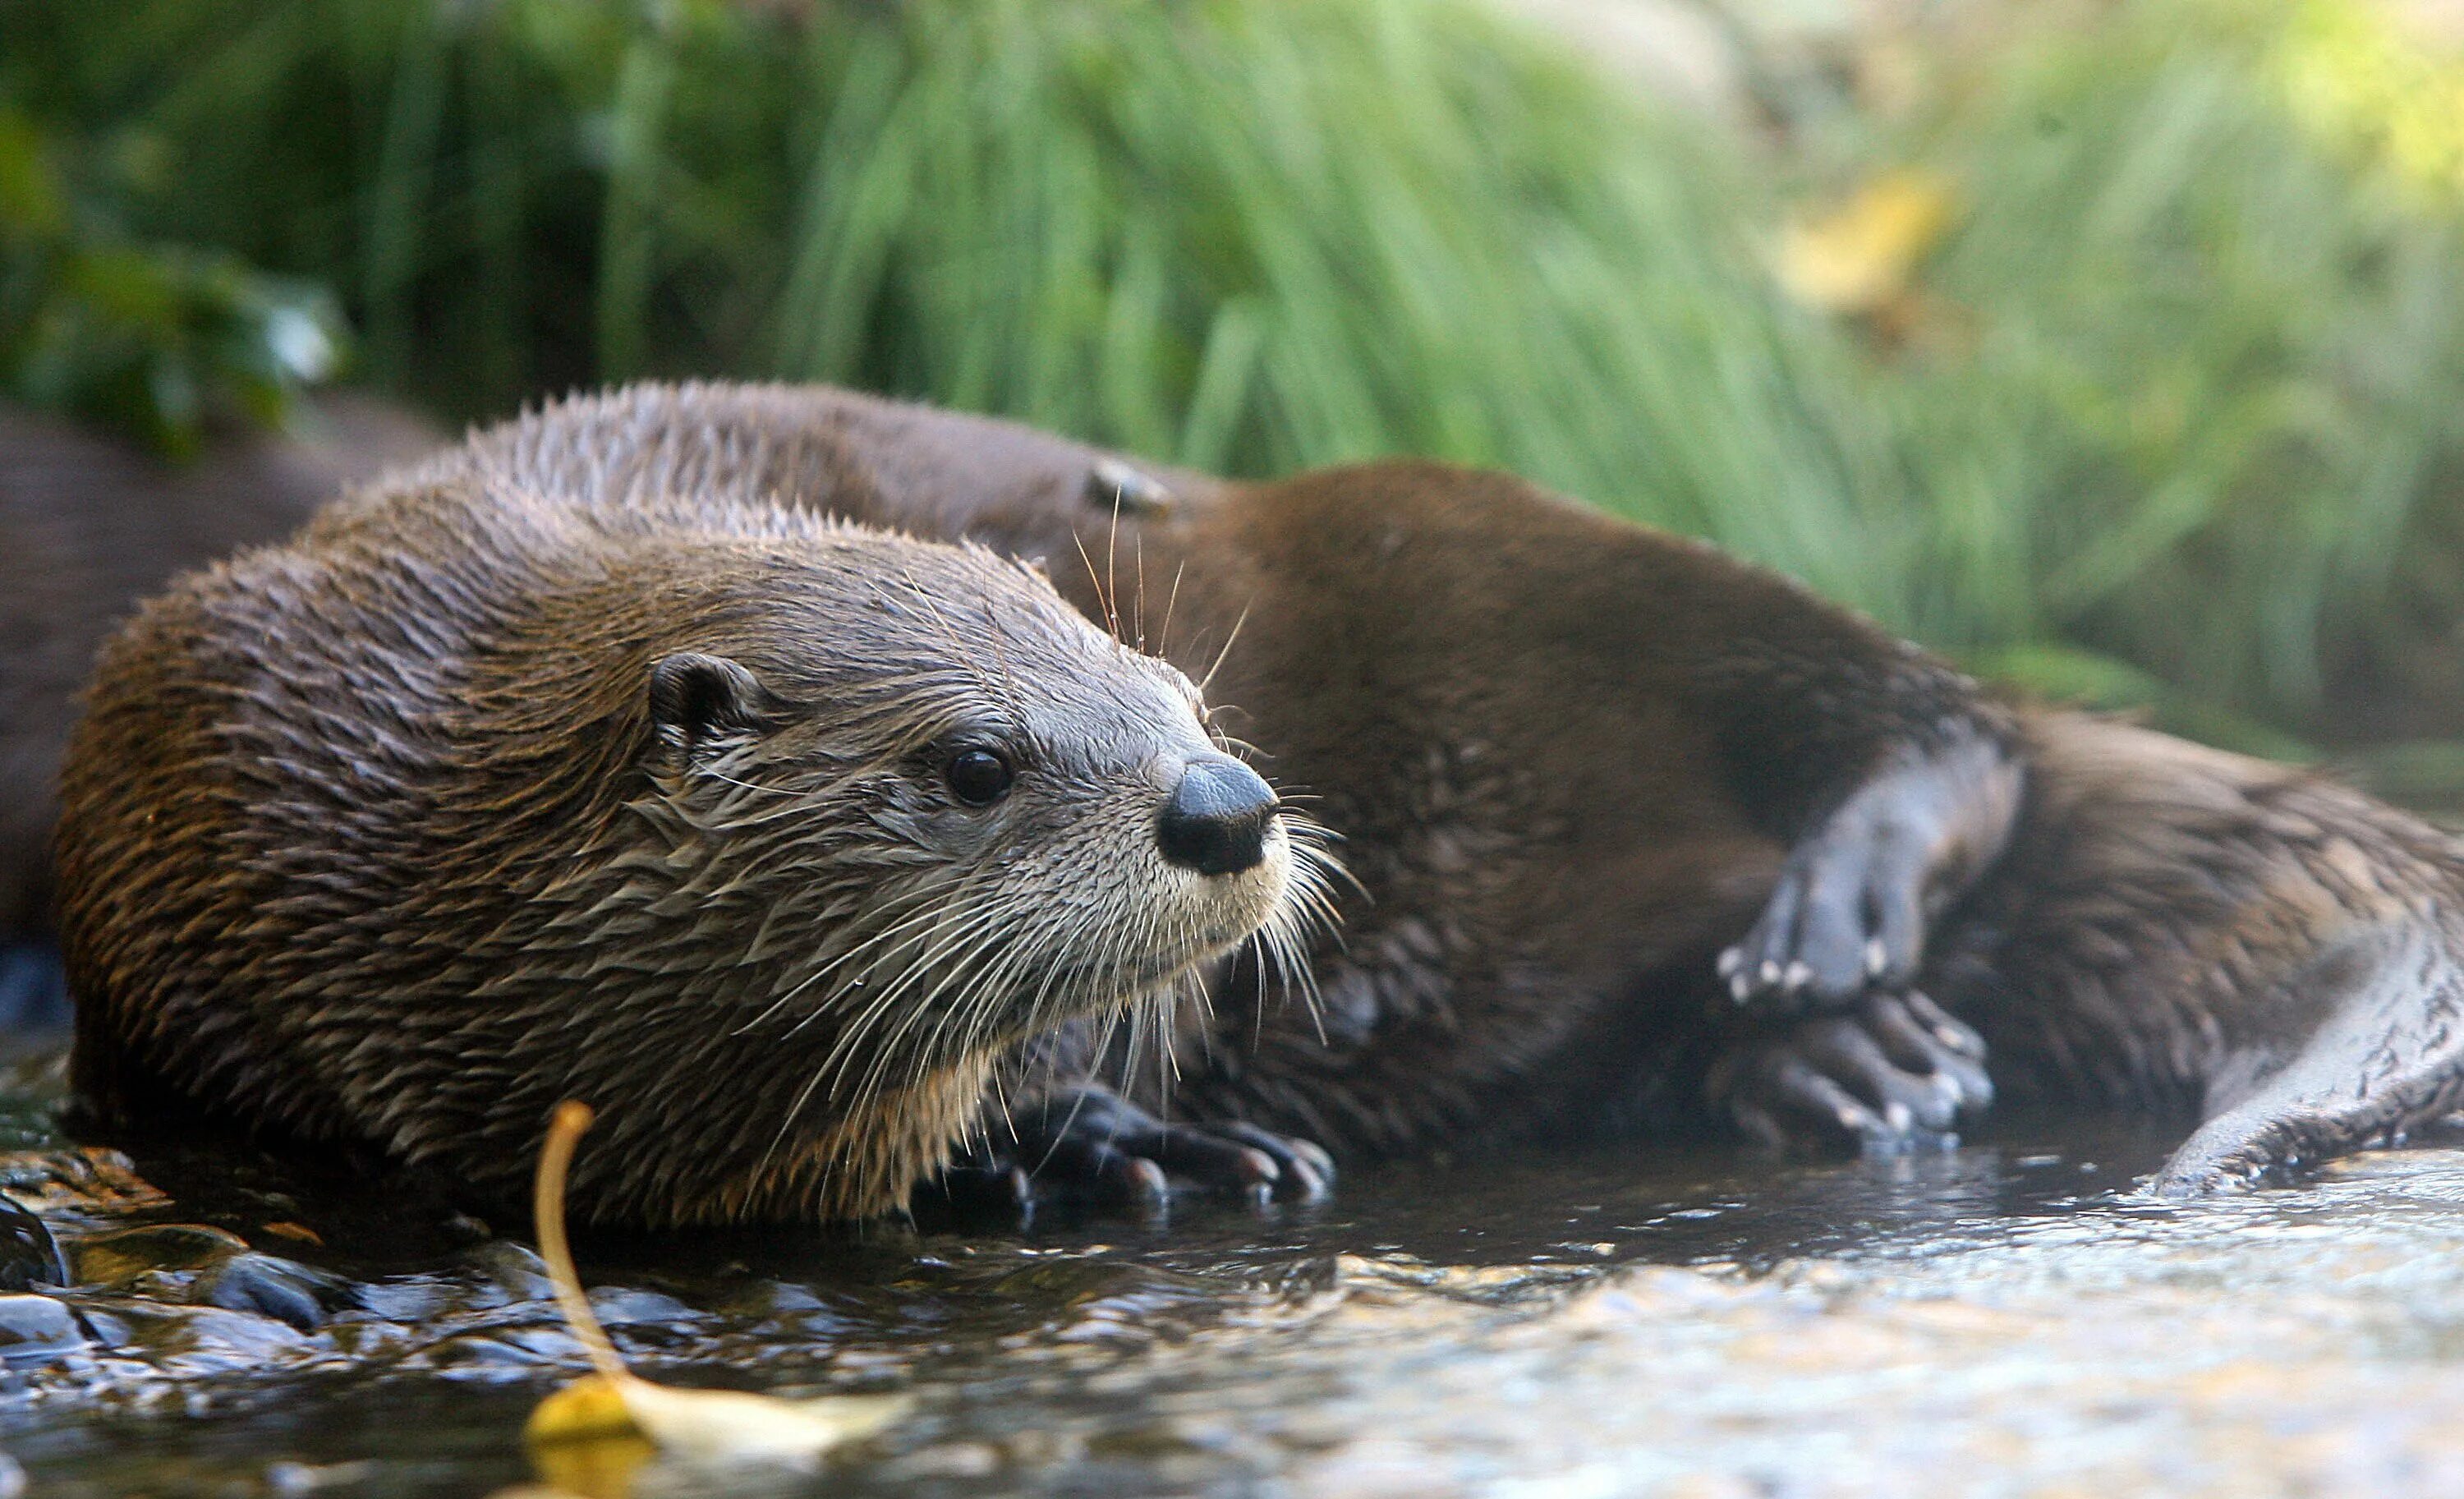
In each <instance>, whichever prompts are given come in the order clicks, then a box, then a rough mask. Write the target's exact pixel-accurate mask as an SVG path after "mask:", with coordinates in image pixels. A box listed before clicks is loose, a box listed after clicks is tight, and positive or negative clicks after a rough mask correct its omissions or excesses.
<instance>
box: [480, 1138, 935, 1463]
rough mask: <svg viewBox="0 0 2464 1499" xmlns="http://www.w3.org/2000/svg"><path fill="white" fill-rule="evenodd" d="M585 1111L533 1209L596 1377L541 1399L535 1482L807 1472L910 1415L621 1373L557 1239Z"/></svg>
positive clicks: (899, 1405) (545, 1162) (554, 1151)
mask: <svg viewBox="0 0 2464 1499" xmlns="http://www.w3.org/2000/svg"><path fill="white" fill-rule="evenodd" d="M590 1118H591V1114H590V1110H589V1108H588V1107H587V1106H586V1105H583V1104H579V1103H565V1104H563V1105H561V1106H560V1107H559V1108H558V1110H557V1112H556V1118H555V1121H554V1122H553V1123H552V1124H551V1125H550V1126H549V1128H548V1136H547V1143H546V1144H545V1145H544V1146H543V1147H542V1148H541V1150H540V1152H539V1180H538V1187H537V1196H536V1199H535V1201H534V1204H533V1205H534V1209H535V1211H536V1213H537V1215H538V1219H539V1225H538V1226H539V1258H540V1259H541V1260H543V1261H545V1262H546V1264H547V1272H548V1278H549V1280H550V1281H552V1282H553V1283H554V1284H555V1286H556V1299H557V1304H558V1306H559V1307H560V1308H561V1310H562V1311H563V1312H564V1319H565V1322H566V1324H567V1325H568V1326H570V1327H571V1328H572V1330H573V1335H574V1336H575V1337H577V1338H579V1339H580V1340H581V1342H582V1346H583V1349H584V1350H585V1351H586V1352H587V1353H588V1354H589V1355H590V1361H591V1363H593V1364H594V1365H596V1366H597V1368H598V1373H596V1374H591V1375H585V1376H583V1378H579V1379H576V1380H574V1381H573V1382H572V1383H571V1384H568V1385H566V1386H565V1387H564V1388H563V1389H561V1390H559V1391H557V1392H556V1393H555V1394H554V1395H551V1396H549V1397H548V1398H547V1399H546V1400H541V1401H540V1402H539V1406H538V1408H537V1409H535V1410H533V1411H532V1412H531V1418H530V1421H529V1422H527V1423H526V1424H525V1425H524V1427H523V1431H522V1434H523V1437H524V1440H525V1441H526V1443H527V1444H528V1445H529V1447H530V1452H531V1466H533V1467H535V1468H537V1469H538V1470H539V1476H540V1478H541V1479H543V1480H545V1481H546V1482H547V1483H549V1484H551V1485H553V1486H554V1487H555V1488H559V1489H563V1490H568V1491H570V1492H572V1493H574V1494H577V1495H581V1496H583V1499H623V1496H625V1495H626V1494H627V1493H629V1492H630V1491H631V1484H632V1482H633V1478H634V1476H635V1474H636V1473H637V1472H638V1471H639V1470H640V1469H641V1468H642V1467H643V1466H645V1465H646V1464H648V1463H649V1461H650V1460H651V1459H652V1458H653V1457H654V1456H659V1457H667V1458H671V1459H675V1460H678V1461H681V1462H683V1463H686V1464H689V1465H691V1466H694V1467H704V1468H706V1467H713V1466H735V1465H759V1466H774V1467H776V1466H792V1467H807V1466H813V1465H815V1464H817V1463H818V1462H819V1461H820V1459H821V1456H822V1454H823V1453H825V1452H826V1451H828V1450H829V1449H830V1448H832V1447H834V1446H837V1445H839V1444H841V1443H844V1442H847V1441H850V1440H852V1439H854V1438H857V1437H861V1436H865V1435H868V1434H869V1433H871V1432H874V1431H878V1430H880V1429H881V1428H882V1427H883V1426H885V1425H887V1424H889V1423H890V1422H891V1421H893V1420H895V1419H896V1418H897V1417H898V1416H899V1414H900V1413H901V1412H903V1411H904V1410H905V1409H906V1408H907V1404H908V1401H907V1398H906V1397H905V1396H897V1395H891V1396H851V1395H850V1396H824V1397H820V1398H817V1399H813V1400H781V1399H780V1398H779V1397H777V1396H771V1395H749V1394H744V1393H741V1392H738V1391H735V1390H681V1389H676V1388H674V1387H673V1386H671V1385H664V1384H652V1383H651V1382H650V1381H649V1380H648V1379H644V1378H640V1377H639V1376H637V1375H635V1374H633V1373H632V1372H631V1371H630V1370H628V1369H627V1368H626V1367H625V1362H624V1360H623V1359H622V1358H620V1357H619V1356H617V1353H616V1346H615V1344H613V1343H611V1342H609V1341H608V1340H607V1334H606V1331H605V1329H604V1328H602V1327H601V1326H600V1325H599V1318H598V1316H597V1315H596V1314H594V1313H593V1312H591V1310H590V1298H589V1297H588V1296H586V1295H585V1294H583V1290H582V1278H581V1276H580V1275H578V1274H576V1273H575V1271H574V1268H573V1251H572V1248H571V1246H570V1245H568V1244H567V1243H566V1241H565V1236H564V1179H565V1176H566V1173H567V1172H568V1171H569V1170H570V1169H571V1168H572V1164H573V1149H574V1146H575V1144H576V1143H577V1142H578V1141H579V1140H580V1139H581V1138H582V1133H583V1131H584V1130H587V1129H589V1128H590Z"/></svg>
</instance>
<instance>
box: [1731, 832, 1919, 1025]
mask: <svg viewBox="0 0 2464 1499" xmlns="http://www.w3.org/2000/svg"><path fill="white" fill-rule="evenodd" d="M1930 843H1931V840H1930V838H1929V837H1927V836H1925V834H1924V833H1923V832H1922V831H1921V830H1919V829H1913V828H1906V827H1899V826H1898V825H1897V824H1895V823H1893V822H1891V821H1890V820H1888V819H1887V818H1886V817H1884V816H1882V815H1881V814H1880V813H1879V812H1877V811H1875V810H1873V809H1869V808H1863V807H1860V806H1859V805H1857V803H1856V802H1855V801H1852V802H1851V803H1850V804H1849V805H1847V806H1844V807H1842V808H1840V810H1839V813H1838V814H1837V816H1836V817H1835V818H1834V819H1833V821H1832V822H1831V823H1830V824H1828V825H1826V826H1825V827H1824V828H1823V830H1822V831H1821V832H1819V833H1817V834H1816V835H1815V836H1814V837H1813V838H1811V839H1809V840H1807V841H1806V842H1805V843H1803V844H1801V845H1799V846H1798V847H1797V849H1795V850H1794V851H1793V852H1792V853H1791V854H1790V855H1789V858H1788V862H1787V864H1786V865H1785V866H1783V867H1782V869H1781V871H1780V876H1779V883H1778V884H1777V885H1776V886H1775V887H1774V888H1773V889H1772V891H1771V899H1770V901H1769V902H1768V903H1767V904H1766V905H1765V906H1764V907H1763V914H1762V915H1761V916H1760V917H1759V918H1758V919H1757V920H1756V921H1755V922H1754V924H1753V927H1752V929H1751V930H1749V931H1748V932H1747V933H1746V936H1745V938H1744V940H1742V941H1740V942H1738V943H1737V945H1736V946H1734V947H1731V948H1729V949H1727V951H1726V952H1723V953H1722V954H1721V955H1720V961H1719V973H1720V977H1721V978H1722V979H1723V980H1725V981H1727V985H1728V994H1729V997H1730V998H1732V999H1734V1000H1735V1001H1736V1002H1737V1003H1740V1004H1753V1005H1755V1006H1756V1007H1757V1008H1759V1009H1761V1010H1762V1011H1764V1012H1765V1013H1768V1014H1772V1015H1793V1014H1805V1013H1808V1012H1811V1011H1816V1010H1823V1009H1835V1008H1837V1007H1839V1006H1841V1005H1844V1004H1846V1003H1850V1002H1852V1001H1854V1000H1855V999H1856V998H1857V997H1858V996H1859V995H1860V994H1863V993H1865V992H1866V991H1867V990H1868V989H1875V988H1882V989H1888V988H1895V987H1899V986H1902V985H1904V984H1905V983H1906V982H1907V981H1908V980H1909V979H1910V978H1911V977H1913V976H1914V974H1915V972H1916V966H1917V960H1918V959H1919V957H1920V956H1921V949H1922V947H1923V943H1924V935H1923V934H1924V928H1925V920H1924V915H1923V913H1924V896H1925V879H1926V875H1927V872H1928V871H1927V866H1928V862H1929V849H1930Z"/></svg>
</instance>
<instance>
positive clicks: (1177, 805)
mask: <svg viewBox="0 0 2464 1499" xmlns="http://www.w3.org/2000/svg"><path fill="white" fill-rule="evenodd" d="M1274 817H1275V788H1274V787H1272V786H1270V785H1268V784H1266V783H1265V782H1264V781H1262V780H1260V779H1259V777H1258V773H1257V772H1256V771H1254V770H1251V769H1250V768H1249V767H1248V766H1246V765H1243V764H1242V763H1241V762H1240V761H1237V760H1234V759H1233V758H1232V757H1231V756H1229V755H1201V756H1199V758H1198V759H1196V760H1193V761H1190V762H1189V768H1188V769H1187V770H1184V771H1182V772H1181V775H1180V784H1178V785H1177V786H1175V787H1173V788H1172V797H1171V799H1170V800H1168V801H1166V802H1165V803H1164V805H1163V815H1162V816H1161V817H1159V818H1157V819H1156V820H1155V842H1156V843H1157V844H1159V845H1161V846H1162V848H1163V856H1164V857H1165V858H1167V859H1170V860H1171V861H1172V862H1173V863H1175V864H1177V865H1179V866H1180V867H1181V868H1182V869H1184V870H1196V871H1198V872H1199V873H1200V874H1237V873H1239V872H1240V871H1243V870H1248V869H1255V868H1257V866H1258V864H1259V862H1260V861H1261V860H1263V859H1265V856H1266V825H1267V824H1268V823H1270V822H1272V821H1274Z"/></svg>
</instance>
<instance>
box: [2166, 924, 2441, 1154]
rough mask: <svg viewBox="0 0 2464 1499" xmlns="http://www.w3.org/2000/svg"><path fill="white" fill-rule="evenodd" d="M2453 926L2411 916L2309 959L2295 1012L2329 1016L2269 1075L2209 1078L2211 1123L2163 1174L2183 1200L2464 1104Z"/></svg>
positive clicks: (2227, 1073)
mask: <svg viewBox="0 0 2464 1499" xmlns="http://www.w3.org/2000/svg"><path fill="white" fill-rule="evenodd" d="M2457 937H2458V934H2457V933H2455V932H2453V931H2452V930H2448V927H2447V923H2444V922H2435V921H2430V920H2416V921H2409V922H2405V923H2402V924H2399V925H2395V926H2392V927H2388V928H2383V929H2380V930H2377V931H2372V932H2366V933H2364V934H2361V935H2359V936H2356V937H2351V938H2348V939H2346V940H2344V941H2341V942H2339V943H2336V944H2335V945H2333V946H2332V947H2330V948H2329V949H2327V950H2326V951H2325V952H2323V953H2321V955H2320V956H2319V957H2318V958H2317V959H2315V960H2313V961H2312V962H2310V963H2308V964H2305V965H2303V967H2302V968H2301V969H2300V970H2299V972H2297V973H2296V974H2295V975H2293V976H2292V978H2291V979H2290V980H2289V981H2288V982H2287V984H2286V985H2285V992H2283V993H2282V994H2280V995H2277V996H2273V997H2270V1000H2271V1003H2276V1004H2280V1005H2283V1006H2285V1007H2287V1008H2298V1009H2306V1010H2309V1011H2311V1012H2312V1013H2316V1014H2320V1015H2322V1016H2324V1019H2323V1021H2322V1022H2321V1025H2319V1028H2318V1029H2317V1030H2315V1031H2313V1032H2312V1033H2311V1035H2310V1038H2309V1040H2308V1043H2307V1044H2306V1045H2305V1046H2303V1047H2301V1048H2300V1049H2299V1051H2297V1052H2295V1053H2294V1054H2293V1055H2292V1057H2291V1058H2290V1059H2288V1060H2286V1061H2284V1062H2283V1063H2282V1064H2281V1065H2280V1066H2277V1067H2274V1068H2273V1069H2272V1070H2263V1071H2261V1070H2256V1069H2254V1072H2255V1075H2251V1076H2248V1077H2247V1078H2242V1077H2236V1076H2234V1075H2233V1073H2234V1071H2235V1070H2236V1069H2235V1067H2234V1065H2233V1062H2230V1061H2229V1062H2228V1063H2227V1064H2226V1065H2225V1067H2224V1068H2223V1069H2220V1070H2219V1072H2218V1074H2217V1075H2216V1076H2214V1077H2211V1079H2210V1080H2209V1085H2208V1119H2207V1122H2205V1123H2204V1124H2202V1125H2200V1126H2199V1128H2198V1130H2197V1132H2196V1133H2194V1134H2193V1135H2191V1136H2190V1137H2189V1140H2188V1141H2186V1142H2184V1144H2183V1145H2182V1147H2181V1149H2179V1150H2178V1151H2176V1152H2174V1154H2173V1158H2172V1159H2171V1160H2170V1161H2168V1162H2167V1163H2166V1166H2165V1169H2164V1170H2163V1171H2162V1172H2160V1173H2158V1174H2157V1177H2156V1180H2155V1183H2154V1186H2155V1190H2156V1191H2157V1192H2158V1193H2159V1194H2162V1195H2165V1196H2168V1197H2187V1196H2195V1195H2198V1194H2202V1193H2206V1192H2211V1191H2214V1190H2217V1189H2219V1188H2224V1187H2231V1186H2235V1185H2240V1184H2244V1183H2248V1182H2250V1181H2253V1180H2255V1179H2258V1178H2260V1177H2262V1176H2264V1175H2266V1174H2267V1173H2269V1172H2272V1171H2275V1170H2277V1169H2280V1168H2284V1167H2290V1166H2297V1165H2299V1164H2301V1163H2302V1162H2304V1161H2315V1160H2319V1159H2322V1158H2325V1157H2332V1156H2339V1155H2343V1153H2345V1152H2347V1151H2352V1150H2357V1149H2361V1148H2364V1147H2365V1146H2369V1145H2374V1144H2393V1143H2397V1142H2399V1141H2401V1140H2402V1139H2403V1137H2404V1135H2406V1133H2407V1132H2409V1131H2411V1130H2413V1129H2417V1128H2419V1127H2420V1126H2421V1125H2423V1124H2426V1123H2429V1122H2431V1121H2432V1120H2435V1119H2437V1118H2440V1117H2441V1116H2443V1115H2445V1114H2448V1113H2453V1111H2454V1110H2455V1109H2456V1108H2457V1107H2458V1106H2459V1104H2464V964H2459V962H2458V959H2457V954H2458V945H2457Z"/></svg>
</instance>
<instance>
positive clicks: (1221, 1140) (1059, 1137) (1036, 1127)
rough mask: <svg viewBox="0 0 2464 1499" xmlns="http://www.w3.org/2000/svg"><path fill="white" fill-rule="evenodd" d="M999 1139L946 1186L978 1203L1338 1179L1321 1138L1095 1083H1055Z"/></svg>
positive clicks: (1022, 1203)
mask: <svg viewBox="0 0 2464 1499" xmlns="http://www.w3.org/2000/svg"><path fill="white" fill-rule="evenodd" d="M992 1135H993V1137H992V1140H991V1141H990V1143H988V1144H982V1145H979V1146H977V1147H975V1148H974V1149H973V1150H971V1151H970V1152H969V1153H968V1154H967V1155H966V1156H965V1157H962V1158H961V1159H960V1160H959V1161H958V1162H957V1163H956V1164H954V1165H953V1166H951V1167H950V1169H949V1170H948V1171H946V1172H944V1173H943V1174H942V1176H941V1179H940V1183H939V1184H940V1189H941V1190H942V1191H943V1192H944V1193H945V1194H946V1195H947V1196H948V1197H949V1198H950V1199H951V1201H954V1202H956V1203H958V1204H960V1205H962V1206H965V1207H969V1208H977V1209H987V1208H989V1209H1000V1208H1004V1207H1005V1208H1010V1209H1013V1210H1023V1209H1025V1208H1026V1207H1028V1206H1030V1205H1031V1204H1032V1203H1034V1202H1036V1201H1049V1200H1053V1199H1056V1198H1058V1199H1068V1198H1077V1199H1091V1200H1093V1201H1100V1202H1107V1203H1113V1204H1133V1205H1135V1204H1152V1203H1159V1202H1161V1201H1163V1200H1164V1199H1165V1198H1166V1196H1167V1195H1168V1194H1169V1193H1170V1191H1171V1189H1172V1186H1173V1184H1174V1183H1175V1182H1182V1183H1187V1184H1190V1185H1194V1186H1199V1187H1202V1188H1205V1189H1208V1190H1212V1191H1219V1192H1229V1193H1234V1194H1237V1195H1240V1196H1243V1197H1247V1198H1251V1199H1254V1200H1256V1201H1262V1202H1263V1201H1299V1202H1314V1201H1319V1200H1320V1199H1322V1198H1324V1197H1325V1196H1326V1195H1327V1193H1328V1192H1329V1191H1330V1190H1331V1188H1332V1187H1333V1185H1334V1160H1333V1158H1332V1157H1330V1156H1328V1155H1327V1153H1326V1152H1325V1151H1324V1150H1321V1149H1320V1148H1318V1146H1316V1145H1315V1144H1312V1143H1311V1142H1309V1141H1308V1140H1302V1139H1294V1138H1290V1137H1288V1136H1286V1135H1276V1134H1274V1133H1272V1132H1271V1131H1267V1130H1263V1129H1260V1128H1259V1127H1257V1126H1256V1125H1253V1124H1243V1123H1240V1122H1237V1121H1234V1122H1226V1123H1221V1124H1209V1125H1205V1126H1199V1125H1190V1124H1171V1123H1166V1122H1165V1121H1164V1120H1162V1119H1159V1118H1157V1117H1155V1115H1154V1114H1152V1113H1148V1112H1147V1111H1146V1110H1144V1109H1141V1108H1139V1107H1138V1106H1137V1105H1135V1104H1133V1103H1131V1102H1129V1101H1128V1100H1127V1099H1125V1098H1122V1097H1121V1096H1120V1095H1119V1094H1117V1093H1115V1092H1113V1091H1111V1090H1110V1089H1107V1088H1101V1087H1096V1086H1092V1085H1082V1086H1079V1087H1073V1088H1066V1089H1059V1090H1055V1091H1052V1092H1050V1093H1046V1094H1044V1095H1042V1096H1040V1097H1037V1098H1035V1099H1032V1100H1030V1101H1028V1102H1026V1103H1025V1104H1023V1105H1022V1106H1021V1107H1019V1108H1018V1109H1016V1110H1015V1111H1013V1112H1012V1113H1011V1114H1010V1115H1009V1117H1008V1118H1007V1119H1006V1120H1005V1121H1003V1120H996V1121H995V1122H994V1124H993V1126H992Z"/></svg>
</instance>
